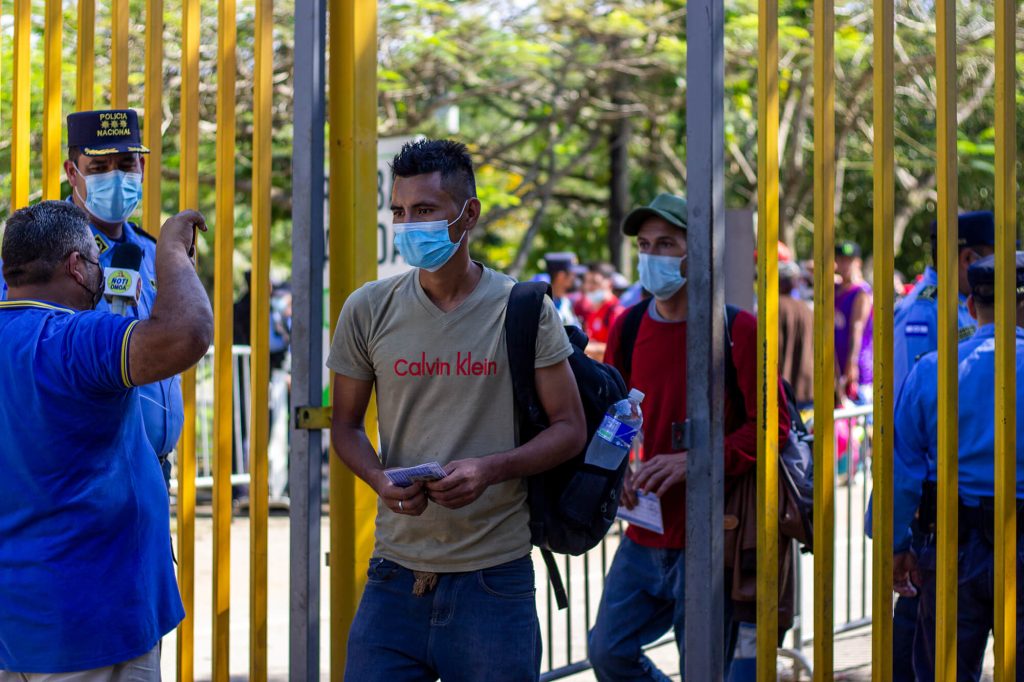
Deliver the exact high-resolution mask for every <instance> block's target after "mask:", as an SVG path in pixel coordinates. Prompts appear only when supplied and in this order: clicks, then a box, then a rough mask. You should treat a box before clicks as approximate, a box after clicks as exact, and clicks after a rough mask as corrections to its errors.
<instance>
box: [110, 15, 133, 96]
mask: <svg viewBox="0 0 1024 682" xmlns="http://www.w3.org/2000/svg"><path fill="white" fill-rule="evenodd" d="M128 9H129V8H128V0H111V10H110V21H111V23H112V26H111V32H110V39H111V45H110V106H111V107H112V108H114V109H124V108H125V107H127V106H128V17H129V12H128Z"/></svg>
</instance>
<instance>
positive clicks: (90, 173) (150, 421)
mask: <svg viewBox="0 0 1024 682" xmlns="http://www.w3.org/2000/svg"><path fill="white" fill-rule="evenodd" d="M67 123H68V158H67V160H66V161H65V162H64V172H65V173H66V175H67V180H68V183H69V184H70V185H71V196H70V197H69V199H68V200H69V201H72V202H74V203H75V205H77V206H78V207H79V208H82V209H83V210H85V212H86V214H87V215H88V216H89V223H90V224H89V227H90V229H91V230H92V234H93V238H94V239H95V240H96V246H97V248H98V249H99V264H100V267H102V268H105V267H108V266H109V265H110V260H111V258H112V256H113V253H114V248H115V247H116V246H118V245H119V244H125V243H131V244H136V245H137V246H139V248H141V249H142V254H143V258H142V266H141V269H140V275H141V279H142V292H141V295H140V297H139V304H138V305H137V306H131V307H129V308H128V309H127V311H126V313H125V314H126V315H127V316H128V317H133V318H136V319H140V320H146V319H149V316H150V313H151V312H152V310H153V302H154V300H155V299H156V289H157V281H156V265H155V263H156V260H155V259H156V240H155V239H154V238H153V237H152V236H150V235H149V234H147V233H146V232H144V231H143V230H142V229H141V228H140V227H139V226H138V225H136V224H135V223H132V222H129V221H128V219H129V218H130V217H131V215H132V214H133V213H134V212H135V209H136V208H137V207H138V205H139V202H140V201H141V200H142V177H143V173H144V172H145V168H146V160H145V156H144V155H145V154H148V153H149V150H148V149H147V148H146V147H145V146H143V145H142V142H141V137H140V134H139V117H138V115H137V114H136V113H135V111H133V110H131V109H122V110H108V111H83V112H78V113H74V114H70V115H69V116H68V119H67ZM97 310H103V311H109V310H110V307H109V305H108V304H107V302H106V301H101V302H100V303H99V305H98V306H97ZM139 390H140V397H141V399H142V401H141V402H142V414H143V419H144V420H145V425H146V435H147V437H148V438H149V442H150V443H151V444H152V446H153V449H154V450H155V451H156V453H157V456H158V457H159V459H160V464H161V467H162V468H163V471H164V479H165V482H168V481H169V480H170V463H169V462H168V461H167V457H168V455H169V454H170V453H171V451H172V450H173V449H174V447H175V445H176V444H177V442H178V437H179V436H180V435H181V427H182V424H183V423H184V421H185V414H184V408H183V405H182V398H181V380H180V378H179V377H177V376H175V377H172V378H170V379H164V380H163V381H159V382H156V383H153V384H148V385H146V386H142V387H141V388H140V389H139Z"/></svg>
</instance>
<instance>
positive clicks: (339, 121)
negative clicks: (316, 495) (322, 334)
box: [327, 0, 362, 682]
mask: <svg viewBox="0 0 1024 682" xmlns="http://www.w3.org/2000/svg"><path fill="white" fill-rule="evenodd" d="M355 29H356V27H355V6H354V5H353V3H352V2H350V1H349V0H332V2H331V4H330V17H329V26H328V36H329V43H330V46H329V55H330V61H329V63H328V73H327V80H328V85H327V90H328V97H327V102H328V109H327V119H328V135H329V138H328V139H329V142H328V148H329V165H330V177H329V179H328V182H329V186H328V200H329V202H330V210H329V218H328V219H329V221H330V228H329V230H328V238H329V242H328V255H329V259H330V263H329V267H330V271H329V273H328V278H329V284H328V288H329V289H330V301H329V305H328V308H329V311H330V313H329V315H330V317H329V319H330V323H329V324H330V326H331V338H334V333H335V330H336V328H337V324H338V317H339V316H340V315H341V308H342V306H343V305H344V304H345V299H346V298H348V296H349V295H350V294H351V293H352V292H353V291H355V290H356V289H357V288H358V287H359V278H358V275H357V273H356V262H357V261H358V254H357V253H356V249H355V230H356V226H357V223H356V211H355V208H356V204H355V100H356V97H357V96H358V94H357V93H356V90H355ZM330 386H331V392H332V393H331V400H332V403H333V401H334V400H335V399H336V398H335V397H334V394H333V391H334V374H333V373H331V383H330ZM354 488H355V476H354V475H353V474H352V472H351V471H349V470H348V469H346V468H345V465H344V464H342V462H341V460H340V459H339V457H338V453H337V452H336V451H335V449H334V446H333V444H332V446H331V454H330V463H329V493H328V497H329V502H330V545H329V546H330V556H331V558H332V559H333V560H332V561H331V562H330V568H329V571H330V596H329V599H330V609H329V614H328V618H329V622H330V626H329V629H328V632H329V633H330V642H331V650H330V679H331V680H332V682H342V680H344V678H345V653H346V645H345V644H344V643H345V642H347V641H348V635H349V631H350V627H351V624H352V620H353V618H355V614H356V608H357V606H358V604H359V595H360V591H361V588H362V586H361V585H360V581H359V574H358V573H357V572H355V571H353V570H352V568H351V564H350V562H349V561H348V557H349V556H351V555H352V554H353V553H354V552H353V551H352V548H351V547H346V544H347V543H352V542H353V541H354V538H355V533H354V529H353V528H346V527H345V521H346V520H347V519H348V518H349V517H347V516H346V515H344V514H342V512H341V509H342V508H343V507H344V506H345V505H346V504H354V500H353V497H352V492H353V490H354Z"/></svg>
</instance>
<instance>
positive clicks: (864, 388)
mask: <svg viewBox="0 0 1024 682" xmlns="http://www.w3.org/2000/svg"><path fill="white" fill-rule="evenodd" d="M862 267H863V261H862V260H861V251H860V246H858V245H857V244H854V243H853V242H847V241H843V242H839V243H837V244H836V274H837V275H838V276H839V282H838V283H837V284H836V299H835V308H836V310H835V334H836V337H835V344H836V345H835V356H836V363H837V365H838V370H839V372H838V381H839V390H840V393H841V394H842V395H844V396H846V397H847V398H849V399H850V400H853V401H854V402H857V403H866V402H869V401H870V400H871V381H872V371H873V370H872V361H873V355H872V352H871V346H872V343H871V333H872V310H871V286H870V285H869V284H868V283H867V282H865V281H864V275H863V274H862Z"/></svg>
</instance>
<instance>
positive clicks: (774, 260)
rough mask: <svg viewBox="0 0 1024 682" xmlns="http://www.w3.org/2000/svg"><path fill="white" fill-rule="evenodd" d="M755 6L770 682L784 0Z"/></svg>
mask: <svg viewBox="0 0 1024 682" xmlns="http://www.w3.org/2000/svg"><path fill="white" fill-rule="evenodd" d="M758 7H759V10H758V16H759V17H760V18H759V21H758V54H759V67H758V70H757V93H758V97H757V102H758V103H757V108H758V130H757V143H758V144H757V166H758V168H757V178H758V189H757V251H758V267H757V269H758V279H757V300H758V315H757V431H758V439H757V506H758V509H759V511H760V513H759V514H758V515H757V679H758V681H759V682H770V681H774V680H775V676H776V671H775V666H776V646H777V644H778V629H779V621H778V610H779V601H778V583H779V559H778V555H779V482H778V466H779V457H778V447H779V436H778V433H779V427H778V421H779V410H778V395H779V392H778V374H779V367H778V359H779V358H778V354H779V345H778V339H779V309H778V308H779V273H778V265H779V263H778V258H779V253H778V241H779V4H778V0H759V2H758Z"/></svg>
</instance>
